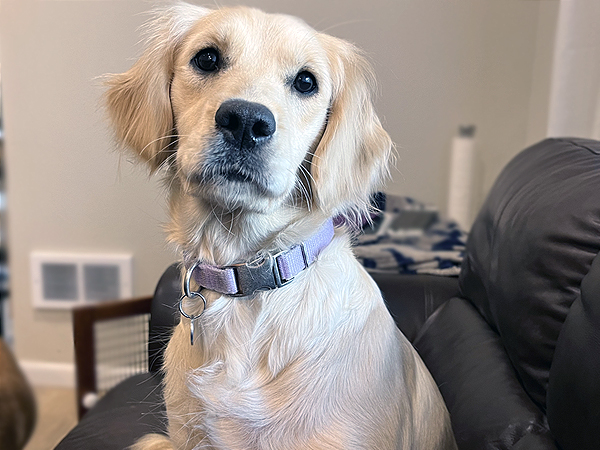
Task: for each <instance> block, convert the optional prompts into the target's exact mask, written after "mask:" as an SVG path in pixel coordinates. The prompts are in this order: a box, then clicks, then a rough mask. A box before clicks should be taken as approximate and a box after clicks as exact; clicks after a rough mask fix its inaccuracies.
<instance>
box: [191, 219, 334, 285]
mask: <svg viewBox="0 0 600 450" xmlns="http://www.w3.org/2000/svg"><path fill="white" fill-rule="evenodd" d="M332 239H333V221H332V220H331V219H328V220H327V221H326V222H325V223H324V224H323V225H322V226H321V228H320V229H319V230H318V231H317V232H316V233H315V234H313V235H312V236H311V237H309V238H308V239H307V240H306V241H304V242H301V243H300V244H297V245H294V246H293V247H291V248H290V249H288V250H285V251H282V252H280V253H277V254H275V255H270V254H269V255H268V256H266V257H261V258H258V259H257V260H255V261H252V262H247V263H241V264H233V265H231V266H211V265H209V264H205V263H201V262H197V263H196V264H194V265H193V266H192V267H191V268H189V269H188V271H187V276H186V283H185V284H186V288H185V289H186V291H187V292H186V293H189V279H190V277H193V278H194V280H195V281H196V283H198V285H199V286H200V287H201V288H203V289H208V290H211V291H215V292H219V293H221V294H225V295H230V296H233V297H244V296H248V295H252V294H254V293H255V292H256V291H265V290H271V289H275V288H278V287H281V286H284V285H286V284H288V283H289V282H290V281H292V280H293V279H294V277H295V276H296V275H298V274H299V273H300V272H302V271H303V270H304V269H306V268H307V267H308V266H309V265H310V264H311V263H312V262H313V261H314V260H315V259H316V258H317V256H318V255H319V253H321V251H322V250H323V249H324V248H325V247H327V246H328V245H329V243H330V242H331V240H332ZM188 296H189V295H188Z"/></svg>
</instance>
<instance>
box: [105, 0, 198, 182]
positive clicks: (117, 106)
mask: <svg viewBox="0 0 600 450" xmlns="http://www.w3.org/2000/svg"><path fill="white" fill-rule="evenodd" d="M209 12H210V10H208V9H206V8H202V7H199V6H195V5H190V4H186V3H183V2H180V3H176V4H175V5H173V6H170V7H167V8H162V9H156V10H155V11H154V18H153V19H151V20H150V21H148V22H147V23H146V25H145V28H146V33H147V35H148V41H147V44H146V49H145V51H144V53H143V54H142V56H140V58H139V59H138V60H137V61H136V62H135V64H134V65H133V66H132V67H131V69H129V70H128V71H127V72H125V73H121V74H115V75H108V76H107V77H106V78H107V80H106V85H107V86H108V90H107V91H106V94H105V103H106V109H107V110H108V113H109V116H110V118H111V119H112V124H113V127H114V129H115V132H116V136H117V139H118V140H119V141H120V142H121V143H122V144H124V145H125V146H126V147H129V148H130V149H131V150H133V151H134V153H136V154H137V155H138V156H139V157H140V158H141V159H142V160H143V161H146V162H148V163H149V165H150V168H151V170H153V171H154V170H156V169H158V168H159V167H160V165H161V164H162V163H163V162H164V161H165V160H166V159H167V158H168V157H169V155H170V154H172V153H173V152H174V150H175V148H173V147H174V145H173V144H174V143H175V139H176V136H173V134H174V132H175V130H174V124H173V111H172V109H171V99H170V92H169V90H170V85H171V79H172V77H173V71H174V58H175V54H176V50H177V48H178V46H179V44H180V42H181V41H182V40H183V38H184V36H185V34H186V32H187V31H188V30H189V29H190V27H191V26H192V25H193V24H194V23H195V22H196V21H197V20H199V19H200V18H201V17H203V16H204V15H206V14H208V13H209Z"/></svg>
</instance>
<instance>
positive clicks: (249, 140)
mask: <svg viewBox="0 0 600 450" xmlns="http://www.w3.org/2000/svg"><path fill="white" fill-rule="evenodd" d="M215 122H216V123H217V127H218V128H219V129H220V130H221V132H222V133H223V135H224V136H225V138H226V139H227V140H229V141H230V142H231V143H232V144H234V145H236V146H237V147H240V148H249V147H253V146H255V145H256V144H261V143H263V142H265V141H266V140H268V139H269V138H270V137H271V136H272V135H273V133H275V129H276V124H275V117H273V113H272V112H271V111H270V110H269V108H267V107H266V106H265V105H261V104H260V103H253V102H247V101H245V100H227V101H225V102H223V103H222V104H221V106H220V108H219V109H218V110H217V113H216V114H215Z"/></svg>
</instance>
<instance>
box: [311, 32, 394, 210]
mask: <svg viewBox="0 0 600 450" xmlns="http://www.w3.org/2000/svg"><path fill="white" fill-rule="evenodd" d="M319 39H320V40H321V43H322V45H323V47H324V48H325V50H326V51H327V53H328V57H329V62H330V67H331V77H332V82H333V92H332V100H331V106H330V112H329V118H328V122H327V125H326V128H325V131H324V133H323V136H322V138H321V141H320V142H319V144H318V146H317V148H316V151H315V154H314V157H313V159H312V176H313V178H314V188H315V189H314V190H313V192H315V199H314V200H315V201H316V204H317V205H318V206H319V208H320V209H321V210H322V211H323V212H325V213H326V214H329V215H340V214H341V215H344V216H346V218H347V219H350V220H351V221H356V220H360V216H362V215H365V214H367V213H368V210H369V203H370V197H371V194H372V193H373V192H375V191H376V190H377V189H378V188H380V187H381V185H382V184H383V181H384V180H385V178H386V177H387V176H388V174H389V172H388V160H389V159H390V156H391V153H392V148H393V144H392V141H391V139H390V137H389V135H388V134H387V133H386V131H385V130H384V129H383V127H382V126H381V122H380V121H379V118H378V117H377V115H376V114H375V110H374V107H373V99H372V97H373V91H374V86H375V81H374V80H375V77H374V75H373V71H372V69H371V67H370V65H369V63H368V61H367V60H366V58H365V57H364V56H363V55H362V54H361V53H360V51H359V50H358V49H357V48H356V47H354V46H353V45H352V44H350V43H348V42H346V41H343V40H341V39H337V38H334V37H331V36H328V35H319Z"/></svg>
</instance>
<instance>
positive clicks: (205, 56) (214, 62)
mask: <svg viewBox="0 0 600 450" xmlns="http://www.w3.org/2000/svg"><path fill="white" fill-rule="evenodd" d="M220 59H221V58H220V57H219V52H218V50H216V49H214V48H205V49H203V50H200V51H199V52H198V53H196V56H194V57H193V58H192V61H191V63H192V65H193V66H195V67H197V68H198V69H200V70H201V71H203V72H214V71H216V70H219V64H220V62H221V61H220Z"/></svg>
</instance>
